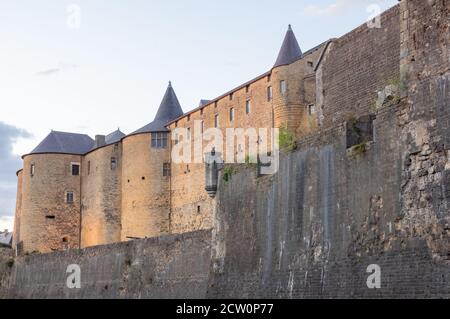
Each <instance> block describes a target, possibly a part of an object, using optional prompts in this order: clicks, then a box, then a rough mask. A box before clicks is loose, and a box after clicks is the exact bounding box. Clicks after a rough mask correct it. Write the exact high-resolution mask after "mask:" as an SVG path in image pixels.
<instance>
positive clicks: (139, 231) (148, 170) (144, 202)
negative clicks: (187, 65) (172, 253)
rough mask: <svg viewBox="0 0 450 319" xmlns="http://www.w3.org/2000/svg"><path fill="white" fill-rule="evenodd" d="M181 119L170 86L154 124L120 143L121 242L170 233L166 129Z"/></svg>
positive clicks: (175, 97) (167, 135) (179, 107)
mask: <svg viewBox="0 0 450 319" xmlns="http://www.w3.org/2000/svg"><path fill="white" fill-rule="evenodd" d="M181 115H183V111H182V109H181V106H180V103H179V102H178V98H177V96H176V94H175V91H174V90H173V88H172V85H171V83H169V87H168V88H167V91H166V93H165V95H164V98H163V100H162V102H161V105H160V107H159V109H158V112H157V114H156V117H155V119H154V121H153V122H151V123H150V124H148V125H146V126H144V127H142V128H141V129H139V130H137V131H135V132H134V133H131V134H130V135H128V136H126V137H125V138H124V139H123V142H122V143H123V145H122V146H123V162H122V235H121V239H122V240H130V239H135V238H145V237H152V236H158V235H161V234H164V233H168V232H169V225H170V223H169V213H170V149H169V145H170V143H169V141H170V135H169V130H168V129H167V128H166V125H167V123H169V122H170V121H171V120H174V119H176V118H178V117H180V116H181Z"/></svg>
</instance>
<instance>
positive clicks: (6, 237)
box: [0, 232, 13, 246]
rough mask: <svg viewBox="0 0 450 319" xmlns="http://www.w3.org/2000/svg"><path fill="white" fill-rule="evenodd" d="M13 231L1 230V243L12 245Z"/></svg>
mask: <svg viewBox="0 0 450 319" xmlns="http://www.w3.org/2000/svg"><path fill="white" fill-rule="evenodd" d="M12 236H13V233H10V232H0V245H2V244H3V245H6V246H11V244H12Z"/></svg>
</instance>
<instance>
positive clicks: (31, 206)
mask: <svg viewBox="0 0 450 319" xmlns="http://www.w3.org/2000/svg"><path fill="white" fill-rule="evenodd" d="M72 163H78V164H81V156H78V155H66V154H36V155H27V156H25V158H24V171H23V175H22V213H21V218H20V219H21V221H20V239H21V241H23V243H24V247H23V249H24V252H33V251H39V252H50V251H53V250H62V249H66V248H77V247H79V238H80V204H81V182H80V180H81V176H72V171H71V164H72ZM32 164H33V165H34V167H35V169H34V175H31V165H32ZM67 192H73V194H74V202H73V203H67V202H66V193H67Z"/></svg>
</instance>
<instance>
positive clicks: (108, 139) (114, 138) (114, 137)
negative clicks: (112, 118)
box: [105, 129, 126, 145]
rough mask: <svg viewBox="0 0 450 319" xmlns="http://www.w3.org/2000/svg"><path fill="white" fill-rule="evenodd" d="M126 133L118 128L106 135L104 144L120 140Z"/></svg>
mask: <svg viewBox="0 0 450 319" xmlns="http://www.w3.org/2000/svg"><path fill="white" fill-rule="evenodd" d="M125 136H126V135H125V134H124V133H122V132H121V131H120V129H118V130H117V131H114V132H112V133H111V134H108V135H106V138H105V142H106V145H109V144H114V143H117V142H120V140H122V138H124V137H125Z"/></svg>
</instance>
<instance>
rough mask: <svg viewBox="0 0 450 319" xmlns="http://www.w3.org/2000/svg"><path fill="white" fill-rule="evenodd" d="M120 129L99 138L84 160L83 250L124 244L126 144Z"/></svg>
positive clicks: (97, 137)
mask: <svg viewBox="0 0 450 319" xmlns="http://www.w3.org/2000/svg"><path fill="white" fill-rule="evenodd" d="M123 137H125V134H123V133H122V132H121V131H120V130H117V131H115V132H113V133H111V134H109V135H106V136H105V135H97V136H96V137H95V145H94V148H93V149H92V151H90V152H89V153H87V154H86V155H85V156H84V157H83V163H82V166H83V178H82V183H81V188H82V199H81V204H82V205H81V207H82V209H81V247H82V248H84V247H90V246H96V245H106V244H111V243H116V242H120V239H121V211H122V142H121V139H122V138H123Z"/></svg>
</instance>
